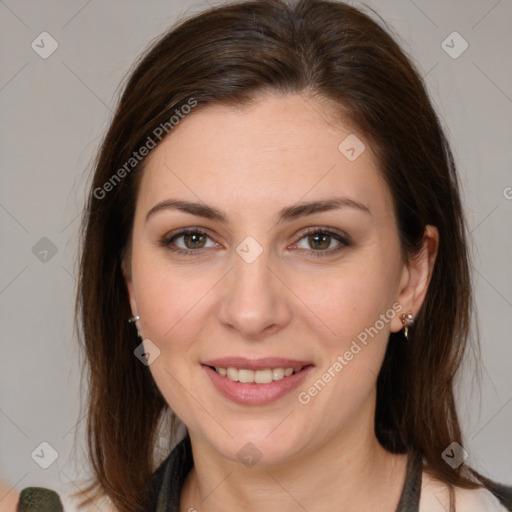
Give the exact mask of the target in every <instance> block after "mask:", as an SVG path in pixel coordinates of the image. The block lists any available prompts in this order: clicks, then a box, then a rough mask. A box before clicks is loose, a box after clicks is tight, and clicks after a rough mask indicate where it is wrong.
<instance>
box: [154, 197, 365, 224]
mask: <svg viewBox="0 0 512 512" xmlns="http://www.w3.org/2000/svg"><path fill="white" fill-rule="evenodd" d="M341 208H352V209H354V210H358V211H361V212H363V213H366V214H369V215H371V211H370V209H369V208H368V206H366V205H364V204H363V203H361V202H359V201H356V200H354V199H350V198H348V197H333V198H330V199H322V200H319V201H310V202H303V203H297V204H294V205H291V206H287V207H285V208H283V209H282V210H280V211H279V212H278V214H277V224H280V223H282V222H285V221H290V220H293V219H297V218H299V217H304V216H306V215H312V214H314V213H319V212H326V211H329V210H338V209H341ZM165 210H178V211H182V212H185V213H190V214H192V215H196V216H198V217H204V218H205V219H211V220H218V221H220V222H222V223H224V224H226V223H227V222H228V218H227V215H226V214H225V213H224V212H223V211H222V210H219V209H218V208H215V207H213V206H209V205H206V204H204V203H195V202H191V201H180V200H176V199H167V200H165V201H161V202H160V203H157V204H156V205H155V206H153V207H152V208H151V209H150V210H149V211H148V213H147V214H146V222H147V221H148V219H149V218H150V217H152V216H153V215H155V214H156V213H158V212H161V211H165Z"/></svg>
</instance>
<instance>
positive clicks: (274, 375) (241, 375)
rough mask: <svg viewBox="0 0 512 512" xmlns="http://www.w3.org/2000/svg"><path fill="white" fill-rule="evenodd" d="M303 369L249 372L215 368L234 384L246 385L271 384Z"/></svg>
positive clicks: (242, 369) (271, 369)
mask: <svg viewBox="0 0 512 512" xmlns="http://www.w3.org/2000/svg"><path fill="white" fill-rule="evenodd" d="M300 370H302V368H297V370H295V371H294V369H293V368H267V369H265V370H247V369H245V368H220V367H218V366H216V367H215V371H216V372H217V373H218V374H219V375H222V376H223V377H227V378H228V379H229V380H232V381H233V382H242V383H244V384H251V383H256V384H270V383H271V382H272V381H274V380H281V379H284V378H285V377H289V376H290V375H292V374H293V373H297V372H299V371H300Z"/></svg>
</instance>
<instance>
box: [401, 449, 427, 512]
mask: <svg viewBox="0 0 512 512" xmlns="http://www.w3.org/2000/svg"><path fill="white" fill-rule="evenodd" d="M422 475H423V461H422V458H421V457H420V456H419V455H418V454H416V453H409V455H408V457H407V472H406V474H405V481H404V486H403V487H402V495H401V496H400V501H399V502H398V506H397V507H396V511H395V512H418V511H419V509H420V496H421V478H422Z"/></svg>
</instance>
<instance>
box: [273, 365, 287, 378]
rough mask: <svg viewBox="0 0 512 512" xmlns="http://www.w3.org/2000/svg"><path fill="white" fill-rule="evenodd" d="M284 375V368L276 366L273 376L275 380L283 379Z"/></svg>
mask: <svg viewBox="0 0 512 512" xmlns="http://www.w3.org/2000/svg"><path fill="white" fill-rule="evenodd" d="M283 377H284V370H283V369H282V368H274V369H273V370H272V378H273V379H274V380H281V379H282V378H283Z"/></svg>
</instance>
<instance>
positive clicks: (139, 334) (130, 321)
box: [128, 315, 142, 339]
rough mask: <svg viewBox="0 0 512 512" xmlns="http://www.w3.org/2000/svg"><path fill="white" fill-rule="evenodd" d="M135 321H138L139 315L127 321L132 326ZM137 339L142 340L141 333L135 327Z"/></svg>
mask: <svg viewBox="0 0 512 512" xmlns="http://www.w3.org/2000/svg"><path fill="white" fill-rule="evenodd" d="M137 320H140V317H139V315H135V316H132V317H130V318H129V319H128V323H129V324H134V323H135V322H136V321H137ZM137 337H138V338H139V339H142V333H141V332H140V331H139V328H138V327H137Z"/></svg>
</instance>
